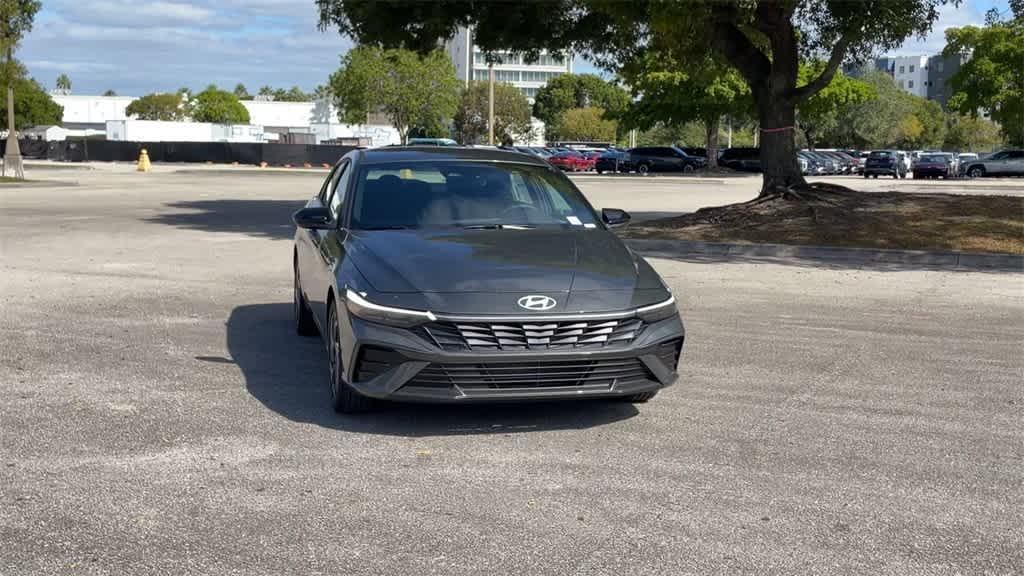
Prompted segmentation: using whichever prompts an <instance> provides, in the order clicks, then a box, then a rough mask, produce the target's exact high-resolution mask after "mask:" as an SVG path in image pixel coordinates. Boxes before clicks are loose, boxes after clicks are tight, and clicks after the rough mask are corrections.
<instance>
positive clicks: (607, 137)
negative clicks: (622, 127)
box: [558, 106, 618, 142]
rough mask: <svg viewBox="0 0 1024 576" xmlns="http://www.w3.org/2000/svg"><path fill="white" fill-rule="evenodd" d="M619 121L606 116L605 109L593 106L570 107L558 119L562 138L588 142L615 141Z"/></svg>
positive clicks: (559, 132)
mask: <svg viewBox="0 0 1024 576" xmlns="http://www.w3.org/2000/svg"><path fill="white" fill-rule="evenodd" d="M617 128H618V123H617V122H616V121H615V120H610V119H608V118H606V117H605V111H604V110H603V109H601V108H596V107H593V106H590V107H587V108H570V109H568V110H566V111H565V112H563V113H562V118H561V119H560V120H559V121H558V134H559V137H560V138H561V139H562V140H578V141H586V142H614V141H615V134H616V130H617Z"/></svg>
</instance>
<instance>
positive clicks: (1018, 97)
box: [943, 2, 1024, 146]
mask: <svg viewBox="0 0 1024 576" xmlns="http://www.w3.org/2000/svg"><path fill="white" fill-rule="evenodd" d="M1012 8H1013V9H1014V14H1013V18H1011V19H1010V20H1008V21H1000V20H996V19H994V18H990V21H989V23H988V25H987V26H985V27H981V28H979V27H977V26H964V27H962V28H950V29H948V30H946V48H945V50H944V51H943V53H944V54H947V55H954V54H964V55H967V54H969V55H970V56H971V57H970V60H968V61H967V62H965V63H964V64H963V65H962V66H961V67H960V70H959V71H957V73H956V74H955V75H954V76H953V78H952V79H951V82H950V84H951V85H952V88H953V97H952V98H950V101H949V107H950V108H952V109H954V110H957V111H959V112H961V113H964V114H969V115H972V116H977V115H978V111H979V110H988V111H989V113H990V114H991V115H992V119H993V120H995V121H996V122H998V123H999V124H1000V125H1001V126H1002V128H1003V133H1004V134H1005V135H1006V139H1007V140H1008V141H1009V142H1010V143H1011V144H1012V145H1014V146H1024V3H1022V2H1017V3H1016V4H1013V5H1012Z"/></svg>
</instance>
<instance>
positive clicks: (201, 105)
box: [191, 85, 249, 124]
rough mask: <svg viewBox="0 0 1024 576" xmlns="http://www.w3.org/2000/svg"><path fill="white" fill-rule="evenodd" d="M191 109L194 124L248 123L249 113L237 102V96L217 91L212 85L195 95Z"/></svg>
mask: <svg viewBox="0 0 1024 576" xmlns="http://www.w3.org/2000/svg"><path fill="white" fill-rule="evenodd" d="M191 107H192V119H193V120H195V121H196V122H212V123H214V124H248V123H249V111H248V110H247V109H246V108H245V106H242V103H241V102H239V101H238V96H235V95H234V94H233V93H231V92H227V91H224V90H218V89H217V87H216V86H213V85H210V86H209V87H208V88H207V89H206V90H203V91H202V92H200V93H199V94H196V97H195V99H194V100H193V101H192V103H191Z"/></svg>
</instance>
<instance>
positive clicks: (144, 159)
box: [137, 148, 152, 172]
mask: <svg viewBox="0 0 1024 576" xmlns="http://www.w3.org/2000/svg"><path fill="white" fill-rule="evenodd" d="M150 168H152V165H151V164H150V163H149V152H146V149H145V148H143V149H142V150H141V151H140V152H139V167H138V168H137V170H138V171H139V172H149V169H150Z"/></svg>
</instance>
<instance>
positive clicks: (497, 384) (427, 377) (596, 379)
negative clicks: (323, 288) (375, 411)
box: [342, 315, 685, 403]
mask: <svg viewBox="0 0 1024 576" xmlns="http://www.w3.org/2000/svg"><path fill="white" fill-rule="evenodd" d="M684 336H685V334H684V329H683V325H682V322H681V320H680V319H679V317H678V316H674V317H672V318H668V319H666V320H661V321H659V322H655V323H653V324H649V325H647V326H645V327H644V329H643V330H642V331H640V333H639V334H638V335H637V336H636V337H635V338H634V339H633V341H631V342H629V343H628V344H616V345H610V346H600V347H584V348H572V347H569V348H554V349H529V350H484V351H477V350H460V351H451V350H444V349H442V348H440V347H439V346H437V345H436V344H435V343H433V342H430V341H429V340H428V339H427V338H425V337H423V335H422V334H420V333H419V332H417V330H416V329H405V328H397V327H392V326H386V325H382V324H376V323H372V322H367V321H365V320H362V319H360V318H357V317H355V316H351V315H349V316H348V322H346V323H345V324H344V326H343V328H342V349H343V350H344V351H345V353H344V355H343V362H344V366H345V376H346V378H345V379H346V381H347V382H348V383H349V385H350V386H351V387H352V388H353V389H355V390H356V391H357V392H359V393H360V394H362V395H364V396H369V397H371V398H380V399H387V400H398V401H410V402H458V403H462V402H500V401H524V400H553V399H566V398H575V399H582V398H616V397H624V396H629V395H633V394H639V393H643V392H650V391H654V390H659V389H661V388H665V387H667V386H671V385H672V384H674V383H675V381H676V378H677V372H676V367H677V364H678V361H679V357H680V355H681V349H682V344H683V340H684Z"/></svg>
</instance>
